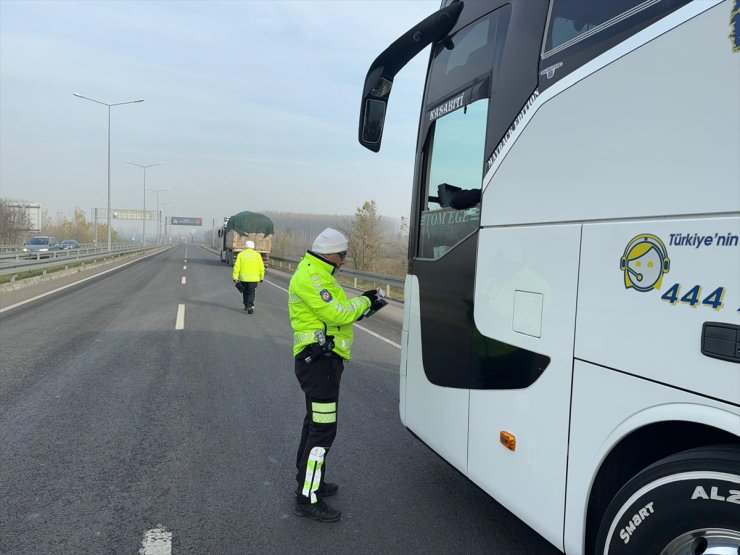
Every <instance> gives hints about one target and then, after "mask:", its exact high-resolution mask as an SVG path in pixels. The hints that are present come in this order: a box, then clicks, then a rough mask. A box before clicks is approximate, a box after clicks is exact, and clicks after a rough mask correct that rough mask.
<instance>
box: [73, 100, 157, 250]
mask: <svg viewBox="0 0 740 555" xmlns="http://www.w3.org/2000/svg"><path fill="white" fill-rule="evenodd" d="M72 95H73V96H76V97H77V98H82V99H84V100H89V101H90V102H95V103H97V104H102V105H103V106H107V107H108V252H110V251H111V248H110V246H111V245H110V237H111V234H110V230H111V229H110V228H111V222H110V217H111V204H110V109H111V106H121V105H123V104H136V103H137V102H144V99H143V98H141V99H139V100H129V101H128V102H115V103H113V104H108V103H107V102H101V101H100V100H95V99H93V98H88V97H86V96H82V95H81V94H78V93H72Z"/></svg>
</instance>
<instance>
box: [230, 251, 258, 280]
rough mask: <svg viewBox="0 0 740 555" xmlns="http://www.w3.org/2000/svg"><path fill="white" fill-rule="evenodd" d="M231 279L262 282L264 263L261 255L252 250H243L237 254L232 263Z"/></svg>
mask: <svg viewBox="0 0 740 555" xmlns="http://www.w3.org/2000/svg"><path fill="white" fill-rule="evenodd" d="M231 279H238V280H239V281H262V280H263V279H265V263H264V262H262V255H261V254H260V253H258V252H257V251H256V250H254V249H245V250H243V251H241V252H240V253H239V256H237V257H236V262H234V272H233V273H232V278H231Z"/></svg>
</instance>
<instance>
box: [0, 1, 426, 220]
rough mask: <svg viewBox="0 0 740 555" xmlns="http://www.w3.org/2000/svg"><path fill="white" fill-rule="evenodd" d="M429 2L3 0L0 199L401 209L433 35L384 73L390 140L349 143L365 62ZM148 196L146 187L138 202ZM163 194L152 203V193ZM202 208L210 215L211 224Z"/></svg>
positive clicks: (230, 209) (226, 209)
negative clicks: (376, 145)
mask: <svg viewBox="0 0 740 555" xmlns="http://www.w3.org/2000/svg"><path fill="white" fill-rule="evenodd" d="M439 5H440V2H439V0H415V1H404V0H374V1H358V0H345V1H340V0H334V1H326V2H323V1H321V2H320V1H308V0H305V1H302V0H298V1H291V2H288V1H279V0H264V1H256V0H254V1H230V2H179V1H158V2H146V1H135V2H126V1H115V2H111V1H86V2H65V1H53V2H46V1H39V0H35V1H26V0H24V1H8V0H0V197H3V198H9V199H13V200H22V201H26V202H36V203H39V204H41V205H42V208H45V209H47V210H48V211H49V213H50V214H52V215H53V214H55V213H56V212H57V211H60V210H61V211H71V209H72V208H74V207H80V208H83V209H85V210H90V209H91V208H93V207H99V208H104V207H105V206H106V205H107V132H108V124H107V118H108V109H107V108H106V107H105V106H102V105H100V104H95V103H93V102H90V101H87V100H82V99H79V98H76V97H74V96H72V93H74V92H77V93H80V94H82V95H84V96H88V97H90V98H94V99H96V100H100V101H102V102H106V103H109V104H111V103H115V102H125V101H129V100H135V99H139V98H143V99H144V100H145V101H144V102H142V103H138V104H130V105H124V106H116V107H113V108H111V188H112V205H113V208H114V209H124V208H132V209H141V208H142V205H143V202H144V199H143V195H144V181H143V179H144V178H143V170H142V169H140V168H137V167H135V166H131V165H127V164H125V163H124V160H130V161H133V162H136V163H139V164H142V165H147V164H155V163H160V164H162V165H161V166H157V167H152V168H149V169H148V170H146V180H147V183H146V185H147V187H151V188H154V189H167V188H169V189H170V191H167V192H163V193H160V194H159V200H160V204H161V205H164V203H165V202H168V203H170V204H169V205H168V206H166V209H167V212H168V213H170V214H172V215H177V216H191V217H202V218H204V220H206V221H207V222H208V224H210V220H211V219H212V218H215V219H216V220H217V221H218V220H219V219H220V218H221V217H223V216H229V215H231V214H233V213H235V212H239V211H241V210H252V211H257V212H260V211H265V210H275V211H288V212H307V213H332V214H352V213H354V211H355V209H356V208H357V207H358V206H360V205H361V204H362V202H363V201H365V200H375V201H376V202H377V204H378V207H379V211H380V213H381V214H383V215H386V216H393V217H398V216H407V215H408V214H409V211H410V201H411V179H412V174H413V155H414V146H415V141H416V130H417V121H418V116H419V110H420V102H421V94H422V87H423V74H424V71H425V68H426V63H427V58H428V51H425V52H424V53H422V54H421V55H420V56H418V57H417V58H416V59H415V60H413V61H412V62H411V63H410V64H409V65H408V66H407V67H406V68H404V70H403V71H402V72H401V73H400V74H399V76H398V77H397V78H396V80H395V82H394V90H393V94H392V95H391V100H390V105H389V112H388V115H387V125H386V129H385V135H384V139H383V149H382V150H381V152H380V153H378V154H374V153H371V152H370V151H368V150H366V149H364V148H363V147H361V146H360V145H359V143H358V142H357V124H358V120H359V106H360V95H361V93H362V85H363V82H364V78H365V75H366V73H367V70H368V68H369V66H370V64H371V63H372V61H373V60H374V59H375V57H376V56H377V55H378V54H380V52H382V51H383V50H384V49H385V48H386V47H387V46H388V45H389V44H390V43H391V42H393V41H394V40H395V39H396V38H397V37H398V36H400V35H401V34H402V33H403V32H405V31H406V30H407V29H408V28H410V27H411V26H412V25H413V24H415V23H416V22H418V21H419V20H421V19H423V18H424V17H426V16H427V15H429V14H431V13H433V12H434V11H435V10H437V9H438V8H439ZM155 200H156V195H155V193H153V192H148V193H147V199H146V203H147V209H153V208H154V204H155ZM160 207H162V206H160ZM204 223H205V222H204Z"/></svg>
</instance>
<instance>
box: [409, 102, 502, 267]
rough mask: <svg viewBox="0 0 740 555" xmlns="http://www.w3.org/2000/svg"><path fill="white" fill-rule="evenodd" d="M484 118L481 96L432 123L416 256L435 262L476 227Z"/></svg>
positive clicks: (480, 181) (486, 117) (485, 113)
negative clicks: (424, 195) (479, 98)
mask: <svg viewBox="0 0 740 555" xmlns="http://www.w3.org/2000/svg"><path fill="white" fill-rule="evenodd" d="M487 119H488V99H487V98H484V99H481V100H478V101H476V102H473V103H472V104H469V105H467V106H465V107H463V108H460V109H457V110H455V111H453V112H451V113H448V114H446V115H445V116H443V117H440V118H439V119H437V120H436V121H435V122H434V125H433V128H432V131H431V133H432V137H431V140H430V142H429V145H430V147H429V153H430V155H429V159H428V166H427V167H428V170H427V181H426V185H427V186H426V198H425V199H423V202H422V212H421V218H420V222H421V224H420V225H421V227H420V230H419V231H420V233H419V253H418V256H419V258H432V259H437V258H440V257H441V256H443V255H444V254H445V253H446V252H447V251H448V250H450V249H451V248H452V247H454V246H455V245H456V244H457V243H459V242H460V241H462V240H463V239H464V238H465V237H467V236H468V235H470V234H471V233H472V232H474V231H475V230H477V229H478V225H479V222H480V202H479V201H480V189H481V184H482V180H483V175H482V173H483V171H482V168H483V155H484V149H485V141H486V122H487Z"/></svg>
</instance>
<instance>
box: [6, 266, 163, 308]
mask: <svg viewBox="0 0 740 555" xmlns="http://www.w3.org/2000/svg"><path fill="white" fill-rule="evenodd" d="M155 254H159V253H158V252H153V253H151V254H147V255H146V256H142V257H141V258H137V259H136V260H130V261H128V262H126V263H125V264H121V265H120V266H116V267H115V268H111V269H110V270H105V271H103V272H100V273H98V274H95V275H94V276H88V277H86V278H82V279H81V280H80V281H75V282H74V283H68V284H67V285H63V286H62V287H58V288H56V289H54V290H53V291H48V292H46V293H41V295H36V296H35V297H31V298H30V299H26V300H25V301H21V302H19V303H15V304H12V305H10V306H6V307H5V308H0V314H2V313H3V312H5V311H6V310H10V309H11V308H16V307H18V306H21V305H24V304H26V303H30V302H33V301H35V300H37V299H41V298H43V297H46V296H48V295H53V294H54V293H58V292H59V291H63V290H64V289H67V287H72V286H74V285H77V284H79V283H83V282H85V281H87V280H89V279H94V278H96V277H100V276H102V275H104V274H107V273H108V272H112V271H114V270H120V269H121V268H123V267H124V266H128V265H129V264H133V263H134V262H138V261H139V260H144V259H145V258H149V257H150V256H154V255H155Z"/></svg>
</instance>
